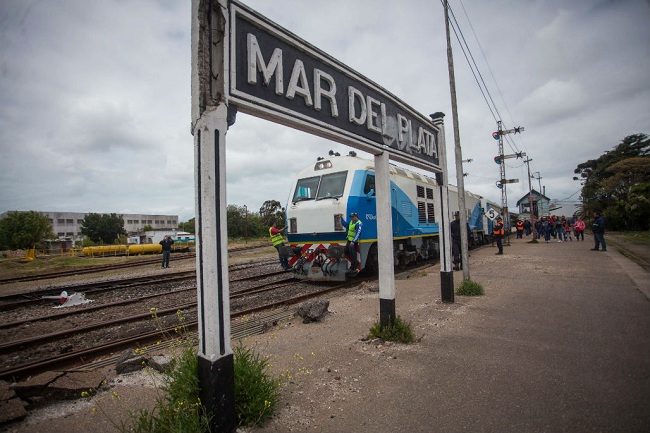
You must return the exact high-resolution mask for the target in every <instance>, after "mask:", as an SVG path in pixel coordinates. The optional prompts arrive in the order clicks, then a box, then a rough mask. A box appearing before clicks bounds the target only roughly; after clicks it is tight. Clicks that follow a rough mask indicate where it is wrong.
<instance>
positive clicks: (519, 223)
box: [515, 220, 524, 239]
mask: <svg viewBox="0 0 650 433" xmlns="http://www.w3.org/2000/svg"><path fill="white" fill-rule="evenodd" d="M515 225H516V227H517V239H523V238H524V236H523V235H524V223H523V222H522V221H521V220H518V221H517V223H516V224H515Z"/></svg>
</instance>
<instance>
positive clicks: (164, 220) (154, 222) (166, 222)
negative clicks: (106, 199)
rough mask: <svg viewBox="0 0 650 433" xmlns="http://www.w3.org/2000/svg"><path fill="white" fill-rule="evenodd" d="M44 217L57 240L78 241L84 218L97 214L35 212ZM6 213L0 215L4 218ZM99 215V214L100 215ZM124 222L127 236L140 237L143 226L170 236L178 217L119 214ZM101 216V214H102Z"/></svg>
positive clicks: (80, 236) (175, 226) (174, 229)
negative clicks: (87, 215) (164, 232)
mask: <svg viewBox="0 0 650 433" xmlns="http://www.w3.org/2000/svg"><path fill="white" fill-rule="evenodd" d="M37 212H38V213H40V214H41V215H45V216H46V217H47V218H48V219H49V221H50V224H51V225H52V232H53V233H54V234H55V235H56V237H57V239H58V240H73V241H80V240H82V239H83V235H82V234H81V224H82V223H83V220H84V217H85V216H86V214H89V213H99V212H46V211H37ZM7 213H8V212H5V213H3V214H2V215H0V218H2V217H4V216H5V215H6V214H7ZM100 214H101V213H100ZM116 214H117V215H118V216H121V217H122V219H123V220H124V230H126V232H127V235H141V234H142V233H144V228H145V226H150V227H151V228H152V229H153V230H163V231H166V232H168V234H171V233H172V232H175V231H176V230H177V229H178V215H156V214H119V213H116ZM102 215H103V214H102Z"/></svg>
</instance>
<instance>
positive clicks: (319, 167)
mask: <svg viewBox="0 0 650 433" xmlns="http://www.w3.org/2000/svg"><path fill="white" fill-rule="evenodd" d="M326 168H332V161H318V162H317V163H316V165H315V166H314V170H325V169H326Z"/></svg>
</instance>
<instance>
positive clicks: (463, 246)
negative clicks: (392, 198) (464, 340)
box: [445, 0, 470, 280]
mask: <svg viewBox="0 0 650 433" xmlns="http://www.w3.org/2000/svg"><path fill="white" fill-rule="evenodd" d="M445 30H446V34H447V65H448V69H449V89H450V91H451V116H452V120H453V124H454V147H455V150H456V182H457V183H458V212H459V216H460V255H461V263H462V268H463V279H464V280H469V278H470V276H469V245H468V243H467V235H468V233H467V211H466V207H465V179H464V176H463V151H462V149H461V147H460V132H459V127H458V105H457V103H456V78H455V74H454V57H453V55H452V52H451V41H450V37H449V3H448V1H447V0H445Z"/></svg>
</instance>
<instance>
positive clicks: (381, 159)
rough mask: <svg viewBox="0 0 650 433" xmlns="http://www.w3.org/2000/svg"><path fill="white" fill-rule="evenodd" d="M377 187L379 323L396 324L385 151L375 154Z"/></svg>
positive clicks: (388, 188) (387, 159) (390, 215)
mask: <svg viewBox="0 0 650 433" xmlns="http://www.w3.org/2000/svg"><path fill="white" fill-rule="evenodd" d="M375 188H376V189H377V194H376V197H377V253H378V262H379V324H380V326H381V328H382V329H383V328H385V327H387V326H393V325H394V324H395V268H394V266H393V262H394V260H393V236H392V233H393V217H392V209H391V204H390V165H389V154H388V152H382V153H380V154H379V155H375Z"/></svg>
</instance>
